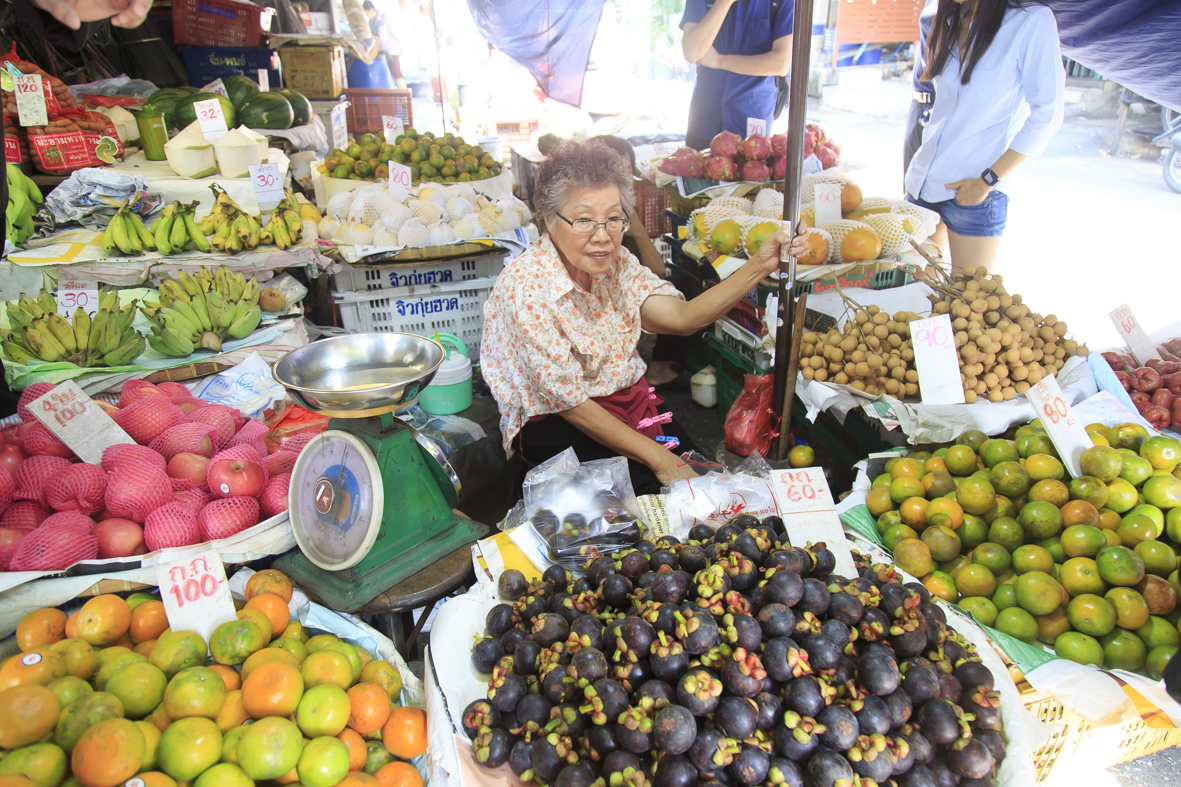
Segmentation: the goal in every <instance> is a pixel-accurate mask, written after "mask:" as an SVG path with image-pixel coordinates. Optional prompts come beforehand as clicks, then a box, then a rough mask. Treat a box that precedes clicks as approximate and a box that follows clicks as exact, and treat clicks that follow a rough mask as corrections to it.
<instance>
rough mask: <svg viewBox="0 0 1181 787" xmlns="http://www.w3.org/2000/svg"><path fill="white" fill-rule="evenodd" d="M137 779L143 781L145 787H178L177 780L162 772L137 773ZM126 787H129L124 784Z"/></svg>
mask: <svg viewBox="0 0 1181 787" xmlns="http://www.w3.org/2000/svg"><path fill="white" fill-rule="evenodd" d="M135 777H136V778H137V779H142V780H143V783H144V787H176V779H173V778H172V777H171V776H169V775H168V774H167V773H162V772H160V771H144V772H143V773H137V774H136V775H135ZM124 787H129V785H127V784H126V783H124Z"/></svg>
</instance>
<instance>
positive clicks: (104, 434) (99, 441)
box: [29, 380, 135, 465]
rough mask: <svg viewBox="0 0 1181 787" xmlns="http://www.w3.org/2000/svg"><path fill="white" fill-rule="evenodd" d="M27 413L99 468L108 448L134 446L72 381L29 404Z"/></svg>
mask: <svg viewBox="0 0 1181 787" xmlns="http://www.w3.org/2000/svg"><path fill="white" fill-rule="evenodd" d="M29 411H30V412H31V413H32V414H33V416H34V417H35V418H36V419H37V420H38V421H40V422H41V423H43V424H45V428H46V429H48V430H49V431H51V432H53V434H54V436H56V437H57V439H59V440H61V441H62V442H63V443H65V444H66V445H67V446H69V448H70V450H71V451H73V452H74V453H76V454H77V455H78V458H80V459H81V460H82V461H83V462H88V463H90V464H95V465H96V464H99V463H100V462H101V461H102V458H103V451H104V450H106V449H107V448H108V447H109V446H112V445H120V444H132V445H134V444H135V441H134V440H132V439H131V436H130V435H128V434H127V432H124V431H123V429H122V428H120V426H119V425H118V424H117V423H115V422H114V420H112V418H111V416H109V415H107V414H106V412H105V411H104V410H103V409H102V408H101V407H99V406H98V405H96V404H95V403H94V400H93V399H91V398H90V397H89V396H87V395H86V394H85V393H84V392H83V391H82V389H81V388H79V387H78V384H77V383H76V382H74V381H73V380H67V381H66V382H64V383H59V384H58V385H57V386H56V387H55V388H54V389H53V390H52V391H50V392H49V393H47V394H45V395H44V396H41V397H38V398H37V399H34V400H33V401H32V402H30V403H29Z"/></svg>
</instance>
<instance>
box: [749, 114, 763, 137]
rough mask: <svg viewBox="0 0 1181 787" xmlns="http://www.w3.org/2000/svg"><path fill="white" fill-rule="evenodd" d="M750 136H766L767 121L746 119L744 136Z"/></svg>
mask: <svg viewBox="0 0 1181 787" xmlns="http://www.w3.org/2000/svg"><path fill="white" fill-rule="evenodd" d="M751 134H762V135H763V136H764V137H765V136H767V121H765V120H763V119H762V118H747V119H746V136H747V137H748V138H749V137H750V135H751Z"/></svg>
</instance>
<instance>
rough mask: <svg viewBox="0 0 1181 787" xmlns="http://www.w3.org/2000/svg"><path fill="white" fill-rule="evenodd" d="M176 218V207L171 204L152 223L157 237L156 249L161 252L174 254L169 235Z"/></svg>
mask: <svg viewBox="0 0 1181 787" xmlns="http://www.w3.org/2000/svg"><path fill="white" fill-rule="evenodd" d="M175 220H176V208H174V207H173V206H172V205H169V206H168V207H166V208H165V209H164V210H163V211H162V212H161V213H160V218H158V219H156V223H155V224H153V225H152V233H153V235H154V237H155V239H156V250H157V251H159V252H160V253H161V254H172V252H173V249H172V243H171V242H170V241H169V240H168V237H169V233H170V232H171V231H172V222H173V221H175Z"/></svg>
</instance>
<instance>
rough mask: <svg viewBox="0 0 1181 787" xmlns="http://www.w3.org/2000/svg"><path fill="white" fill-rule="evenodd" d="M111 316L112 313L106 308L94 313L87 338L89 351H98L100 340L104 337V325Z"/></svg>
mask: <svg viewBox="0 0 1181 787" xmlns="http://www.w3.org/2000/svg"><path fill="white" fill-rule="evenodd" d="M110 316H111V313H110V312H108V311H107V310H106V309H99V310H98V314H96V315H94V320H93V321H92V322H91V323H90V336H88V337H87V339H86V349H87V351H89V352H92V353H93V352H97V351H98V340H99V339H101V338H102V332H103V326H104V325H106V323H107V320H108V319H110Z"/></svg>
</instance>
